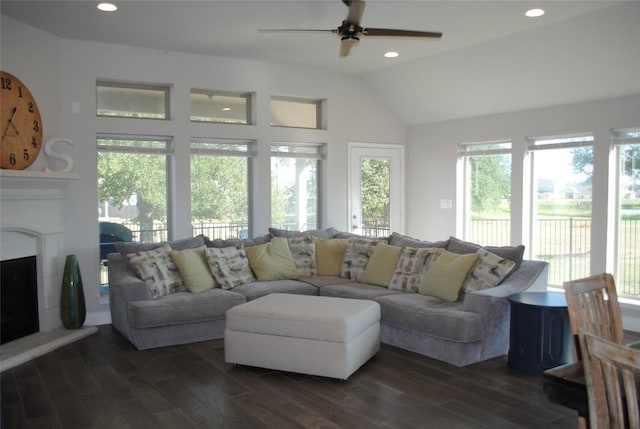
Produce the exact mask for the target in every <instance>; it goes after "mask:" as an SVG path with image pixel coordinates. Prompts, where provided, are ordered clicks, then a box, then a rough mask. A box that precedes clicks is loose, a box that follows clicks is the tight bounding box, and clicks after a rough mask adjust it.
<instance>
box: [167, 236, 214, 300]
mask: <svg viewBox="0 0 640 429" xmlns="http://www.w3.org/2000/svg"><path fill="white" fill-rule="evenodd" d="M204 249H205V247H204V246H200V247H196V248H195V249H184V250H173V251H172V252H171V258H173V262H174V263H175V264H176V266H177V267H178V271H179V272H180V276H181V277H182V280H183V282H184V285H185V287H186V288H187V290H188V291H189V292H193V293H198V292H204V291H205V290H209V289H213V288H214V287H216V286H217V285H218V284H217V283H216V279H215V278H214V277H213V274H211V270H210V269H209V264H207V258H206V257H205V256H204Z"/></svg>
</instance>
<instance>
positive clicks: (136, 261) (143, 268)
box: [127, 244, 185, 299]
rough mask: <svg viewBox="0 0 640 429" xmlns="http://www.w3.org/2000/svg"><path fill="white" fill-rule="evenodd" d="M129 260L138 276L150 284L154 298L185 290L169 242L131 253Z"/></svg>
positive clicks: (128, 256)
mask: <svg viewBox="0 0 640 429" xmlns="http://www.w3.org/2000/svg"><path fill="white" fill-rule="evenodd" d="M127 260H128V261H129V264H131V266H132V267H133V269H134V270H135V272H136V274H137V275H138V277H140V278H141V279H142V280H143V281H144V282H145V283H146V284H147V285H149V288H150V289H151V295H152V296H153V299H158V298H160V297H161V296H165V295H169V294H170V293H174V292H181V291H184V290H185V287H184V284H183V282H182V277H180V272H179V271H178V267H176V264H175V263H174V262H173V259H172V258H171V246H169V245H168V244H164V245H162V246H160V247H157V248H155V249H152V250H147V251H142V252H136V253H129V254H128V255H127Z"/></svg>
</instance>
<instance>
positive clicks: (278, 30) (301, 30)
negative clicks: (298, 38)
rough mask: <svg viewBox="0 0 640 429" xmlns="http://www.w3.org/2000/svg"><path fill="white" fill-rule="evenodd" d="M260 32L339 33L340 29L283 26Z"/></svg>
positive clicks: (260, 31)
mask: <svg viewBox="0 0 640 429" xmlns="http://www.w3.org/2000/svg"><path fill="white" fill-rule="evenodd" d="M258 33H329V34H337V33H338V30H336V29H333V30H308V29H294V28H282V29H267V30H258Z"/></svg>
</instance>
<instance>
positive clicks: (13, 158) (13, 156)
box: [9, 153, 16, 165]
mask: <svg viewBox="0 0 640 429" xmlns="http://www.w3.org/2000/svg"><path fill="white" fill-rule="evenodd" d="M9 164H11V165H16V154H15V153H12V154H11V155H9Z"/></svg>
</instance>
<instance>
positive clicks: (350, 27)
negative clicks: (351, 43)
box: [338, 19, 364, 40]
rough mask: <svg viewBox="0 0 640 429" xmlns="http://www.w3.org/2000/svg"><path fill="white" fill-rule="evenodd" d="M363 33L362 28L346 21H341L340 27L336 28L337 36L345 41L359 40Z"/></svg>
mask: <svg viewBox="0 0 640 429" xmlns="http://www.w3.org/2000/svg"><path fill="white" fill-rule="evenodd" d="M363 31H364V28H362V27H361V26H360V25H358V24H355V23H353V22H349V21H348V20H346V19H345V20H344V21H342V25H340V27H338V34H339V35H340V39H341V40H346V39H355V40H360V36H361V35H362V32H363Z"/></svg>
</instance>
